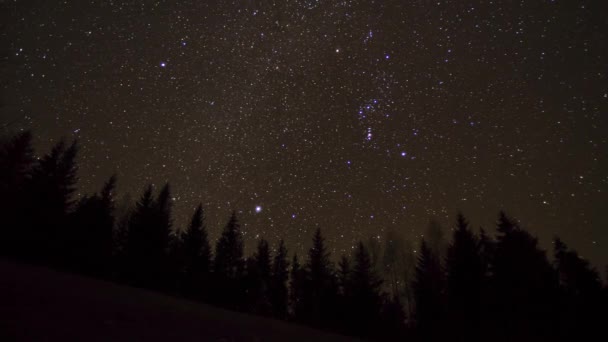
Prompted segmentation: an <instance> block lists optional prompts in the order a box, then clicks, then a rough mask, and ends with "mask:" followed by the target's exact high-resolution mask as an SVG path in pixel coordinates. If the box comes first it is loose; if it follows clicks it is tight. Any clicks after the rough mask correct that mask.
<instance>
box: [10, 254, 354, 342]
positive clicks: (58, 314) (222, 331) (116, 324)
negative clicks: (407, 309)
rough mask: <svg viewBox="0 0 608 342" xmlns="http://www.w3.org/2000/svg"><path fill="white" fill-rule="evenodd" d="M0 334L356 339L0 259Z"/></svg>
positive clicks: (31, 337)
mask: <svg viewBox="0 0 608 342" xmlns="http://www.w3.org/2000/svg"><path fill="white" fill-rule="evenodd" d="M0 340H2V341H59V340H60V341H169V340H171V341H287V340H288V341H316V342H320V341H350V340H351V339H349V338H346V337H342V336H338V335H332V334H327V333H324V332H320V331H316V330H314V329H309V328H306V327H302V326H298V325H294V324H290V323H286V322H282V321H277V320H273V319H268V318H262V317H256V316H251V315H247V314H243V313H237V312H231V311H227V310H222V309H219V308H215V307H211V306H208V305H204V304H200V303H195V302H190V301H187V300H183V299H178V298H173V297H171V296H166V295H162V294H158V293H155V292H151V291H147V290H141V289H135V288H130V287H126V286H121V285H117V284H113V283H110V282H105V281H101V280H97V279H90V278H85V277H81V276H76V275H72V274H65V273H61V272H57V271H54V270H50V269H47V268H43V267H37V266H30V265H23V264H18V263H14V262H11V261H6V260H0Z"/></svg>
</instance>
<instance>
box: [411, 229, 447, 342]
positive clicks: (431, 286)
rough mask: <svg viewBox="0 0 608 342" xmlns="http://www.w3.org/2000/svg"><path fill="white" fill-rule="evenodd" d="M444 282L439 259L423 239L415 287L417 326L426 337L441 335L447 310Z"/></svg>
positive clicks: (432, 337) (433, 337)
mask: <svg viewBox="0 0 608 342" xmlns="http://www.w3.org/2000/svg"><path fill="white" fill-rule="evenodd" d="M443 282H444V281H443V274H442V271H441V265H440V264H439V260H437V256H436V255H435V254H434V253H433V251H432V250H431V249H430V248H429V247H428V246H427V244H426V241H425V240H424V239H422V242H421V243H420V251H419V257H418V265H417V266H416V278H415V280H414V284H413V289H414V297H415V300H416V321H417V328H418V331H419V333H420V334H422V336H424V338H425V339H429V340H433V339H437V338H439V337H440V329H439V328H440V327H441V326H442V325H443V322H444V312H445V307H444V288H443Z"/></svg>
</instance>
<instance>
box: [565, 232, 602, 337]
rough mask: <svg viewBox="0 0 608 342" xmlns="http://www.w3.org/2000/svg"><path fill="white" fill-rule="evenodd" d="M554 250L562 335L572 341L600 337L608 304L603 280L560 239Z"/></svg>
mask: <svg viewBox="0 0 608 342" xmlns="http://www.w3.org/2000/svg"><path fill="white" fill-rule="evenodd" d="M553 246H554V253H555V267H556V270H557V274H558V280H559V289H560V297H561V300H560V303H559V304H560V306H561V307H562V309H561V310H559V312H560V317H559V325H558V327H559V328H558V331H559V334H560V336H565V337H566V338H569V339H576V338H580V337H582V336H587V337H592V336H598V335H597V334H598V333H600V331H599V327H601V326H602V323H603V319H602V317H604V316H605V310H606V307H605V305H606V304H607V303H606V301H605V298H603V294H602V282H601V280H600V276H599V274H598V272H597V271H596V270H595V269H593V268H592V267H591V266H590V265H589V262H588V261H587V260H585V259H583V258H581V257H580V256H579V255H578V253H577V252H576V251H573V250H569V249H568V246H566V244H565V243H563V242H562V241H561V240H560V239H559V238H556V239H555V240H554V242H553ZM602 299H603V300H602Z"/></svg>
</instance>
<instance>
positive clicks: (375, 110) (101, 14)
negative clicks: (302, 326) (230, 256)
mask: <svg viewBox="0 0 608 342" xmlns="http://www.w3.org/2000/svg"><path fill="white" fill-rule="evenodd" d="M604 2H605V1H604V0H597V1H574V0H569V1H566V0H554V1H551V0H526V1H524V0H520V1H500V0H498V1H480V0H450V1H443V0H436V1H429V0H411V1H405V0H384V1H380V0H378V1H363V0H360V1H357V0H352V1H350V0H345V1H323V0H318V1H313V0H293V1H253V0H243V1H202V0H189V1H168V0H167V1H162V0H158V1H148V0H146V1H118V0H115V1H112V0H105V1H102V0H98V1H91V0H73V1H68V0H66V1H50V0H31V1H20V0H3V1H0V6H2V10H1V17H0V21H1V22H2V25H1V27H0V30H1V37H0V39H1V46H2V49H1V53H2V62H1V66H0V68H1V71H2V78H1V82H2V83H1V86H2V88H1V89H2V96H1V106H0V107H1V108H0V124H2V127H3V128H2V130H3V132H2V134H6V133H7V131H8V132H15V131H17V130H20V129H28V128H29V129H32V130H33V133H34V136H35V144H36V149H37V151H38V152H39V153H43V152H47V151H48V149H49V148H50V146H52V144H54V143H55V142H57V140H58V139H59V138H61V137H62V136H63V137H66V138H68V139H72V138H77V139H79V141H80V144H81V153H80V156H79V165H80V173H79V175H80V183H79V187H80V189H81V190H82V192H81V194H83V193H85V192H86V193H91V192H93V191H97V190H98V189H99V188H100V187H101V185H102V183H103V182H104V181H105V180H106V179H107V177H109V176H110V175H111V174H113V173H117V174H118V177H119V192H120V194H121V195H120V196H119V197H122V196H123V195H124V194H125V193H131V195H132V198H133V200H135V199H136V198H137V197H139V195H140V193H141V190H142V189H143V187H144V186H145V185H146V184H147V183H153V184H155V185H157V186H159V185H161V184H162V183H164V182H166V181H170V182H171V185H172V190H173V194H174V197H175V198H174V209H175V210H174V212H175V218H174V220H175V225H176V226H177V227H182V226H183V225H184V224H185V222H186V221H187V219H188V218H189V216H190V215H191V214H192V212H193V209H194V207H195V206H196V205H197V204H198V202H202V203H203V205H204V207H205V209H206V213H207V216H208V227H209V230H210V234H211V238H216V237H217V236H218V235H219V232H220V229H221V228H222V226H223V225H224V224H225V222H226V221H227V219H228V216H229V213H230V212H231V211H232V210H233V209H234V210H237V212H238V213H240V214H239V216H240V219H241V222H242V224H243V229H244V231H245V234H246V236H247V237H248V239H247V240H249V243H252V242H254V241H255V238H259V237H262V236H264V237H266V238H268V239H269V240H271V242H274V241H276V239H277V238H285V239H286V240H287V243H288V246H289V247H290V248H291V250H292V251H294V250H295V251H298V252H299V253H300V252H301V251H302V248H304V247H307V246H308V245H309V241H310V238H311V236H312V233H313V231H314V230H315V229H316V228H317V227H321V228H322V229H323V232H324V234H325V235H326V236H327V238H328V240H329V244H330V247H331V248H332V250H333V251H334V252H336V253H342V252H345V251H350V250H351V247H352V246H353V245H354V244H355V243H356V242H357V241H358V240H359V239H364V240H367V239H368V238H369V237H370V236H374V237H375V238H376V239H380V240H381V241H382V240H383V239H384V236H385V234H386V232H387V231H396V232H399V233H402V234H403V236H404V237H406V238H408V239H409V240H411V241H415V242H416V243H417V241H418V240H419V238H420V236H421V234H423V233H424V231H425V229H426V227H427V225H428V222H429V220H430V219H435V220H437V221H438V222H440V223H441V224H442V225H443V226H444V227H445V228H446V230H447V229H448V228H449V227H450V226H451V225H452V223H453V221H454V218H455V215H456V213H457V211H458V210H462V211H463V212H464V214H465V215H466V216H467V217H468V218H469V220H470V221H471V223H472V224H473V226H474V227H475V228H477V227H479V226H484V227H485V228H486V229H488V230H490V231H492V230H493V227H494V222H495V220H496V217H497V213H498V211H499V210H500V209H504V210H506V211H507V212H508V213H509V214H511V215H513V216H515V217H516V218H518V219H519V220H521V222H522V224H523V226H524V227H525V228H527V229H528V230H530V231H531V232H532V233H533V234H535V235H537V236H538V237H539V238H540V239H541V242H542V243H543V246H544V247H545V248H550V241H551V239H552V237H553V236H554V235H555V234H558V235H560V236H561V237H562V239H563V240H564V241H565V242H567V243H569V244H570V245H571V246H572V247H574V248H576V249H578V250H579V252H580V253H581V254H582V255H583V256H585V257H588V258H590V259H591V260H592V262H593V263H594V264H595V265H597V266H598V267H599V268H603V266H604V265H606V264H608V248H607V246H608V213H607V212H608V141H607V140H608V138H607V137H608V134H607V132H608V106H607V104H608V82H607V72H608V47H607V44H606V42H607V34H608V19H607V18H608V11H607V10H606V4H604ZM118 202H120V200H119V201H118ZM446 234H447V233H446Z"/></svg>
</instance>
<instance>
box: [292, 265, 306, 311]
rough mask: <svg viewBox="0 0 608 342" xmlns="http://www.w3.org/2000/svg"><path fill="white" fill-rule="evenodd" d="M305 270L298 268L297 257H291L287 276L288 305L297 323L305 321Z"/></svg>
mask: <svg viewBox="0 0 608 342" xmlns="http://www.w3.org/2000/svg"><path fill="white" fill-rule="evenodd" d="M306 273H307V272H306V269H304V268H302V267H301V266H300V262H299V260H298V255H297V254H294V255H293V260H292V262H291V272H290V275H289V278H290V279H289V303H290V307H291V314H292V316H293V317H294V318H295V319H296V320H297V321H305V319H306V309H307V303H306V296H305V293H304V292H305V287H306V278H307V274H306Z"/></svg>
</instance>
